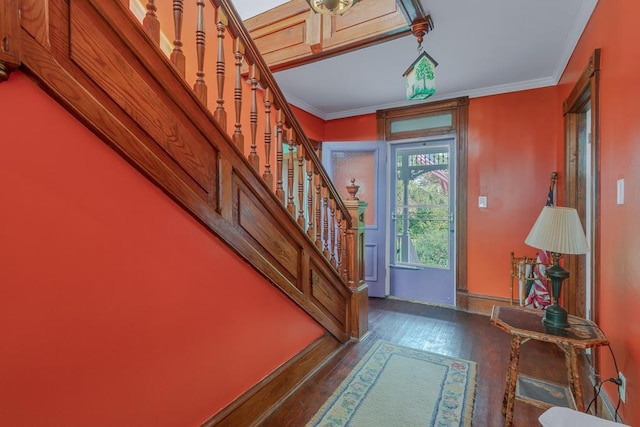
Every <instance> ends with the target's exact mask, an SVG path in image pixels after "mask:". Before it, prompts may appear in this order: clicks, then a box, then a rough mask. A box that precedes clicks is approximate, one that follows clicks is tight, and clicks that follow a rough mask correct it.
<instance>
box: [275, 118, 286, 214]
mask: <svg viewBox="0 0 640 427" xmlns="http://www.w3.org/2000/svg"><path fill="white" fill-rule="evenodd" d="M277 111H278V114H277V115H276V117H277V119H276V120H277V121H276V197H278V200H280V202H281V203H282V206H284V188H283V186H282V178H283V176H282V169H283V165H282V162H283V154H282V151H283V146H282V145H283V144H282V139H283V138H284V116H283V112H282V109H280V110H277Z"/></svg>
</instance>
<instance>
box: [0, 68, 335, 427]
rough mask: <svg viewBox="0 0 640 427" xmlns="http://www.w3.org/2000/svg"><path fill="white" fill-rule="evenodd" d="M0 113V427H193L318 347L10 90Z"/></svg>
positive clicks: (313, 329)
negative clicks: (302, 352)
mask: <svg viewBox="0 0 640 427" xmlns="http://www.w3.org/2000/svg"><path fill="white" fill-rule="evenodd" d="M0 100H2V102H0V121H1V124H2V125H1V128H2V136H1V139H0V145H1V146H2V155H1V156H0V199H1V200H2V208H1V209H0V242H1V244H0V290H1V295H2V297H1V298H0V336H2V349H1V350H0V378H2V380H1V383H2V386H0V419H2V422H1V424H3V425H7V426H17V425H20V426H43V425H59V426H85V425H97V426H117V425H139V426H143V425H145V426H147V425H154V426H186V425H200V423H202V422H203V421H205V420H206V419H207V418H208V417H210V416H211V415H213V414H215V413H216V412H218V411H219V410H220V409H221V408H223V407H224V406H225V405H227V404H228V403H230V402H231V401H233V400H234V399H235V398H236V397H238V396H239V395H240V394H241V393H243V392H245V391H246V390H247V389H249V388H250V387H251V386H253V385H254V384H256V383H257V382H258V381H259V380H261V379H262V378H264V377H265V376H266V375H268V374H269V373H270V372H272V371H273V370H274V369H275V368H276V367H278V366H279V365H281V364H282V363H284V362H285V361H287V360H288V359H290V358H291V357H292V356H293V355H295V354H296V353H297V352H299V351H300V350H301V349H302V348H304V347H305V346H307V345H308V344H309V343H311V342H312V341H314V340H315V339H316V338H317V337H319V336H320V335H321V334H322V333H323V330H322V328H321V327H320V326H318V325H317V324H316V322H315V321H314V320H312V319H311V318H310V317H308V316H307V315H306V314H305V313H303V312H301V311H300V310H299V309H298V308H297V307H296V306H295V305H294V304H293V303H292V302H290V301H289V300H288V299H287V298H286V297H285V296H284V295H283V294H282V293H280V292H279V291H277V290H276V289H275V288H274V287H273V286H272V285H270V284H269V283H268V282H267V281H266V280H265V279H264V278H262V276H260V275H258V274H257V273H256V272H255V271H254V270H253V269H251V268H250V267H249V266H248V265H247V264H245V263H244V262H243V261H242V260H240V259H239V258H238V257H237V256H236V255H235V254H234V253H233V252H232V251H231V250H229V249H228V248H227V247H226V246H225V245H224V244H222V243H221V242H220V241H219V240H218V239H216V238H215V237H214V236H213V235H212V234H210V233H209V232H208V231H207V230H205V229H204V228H203V227H202V226H201V225H200V224H199V223H198V222H196V221H195V220H194V219H193V218H192V217H190V216H189V215H188V214H186V213H185V212H184V211H183V210H182V209H181V208H179V207H178V206H177V205H176V204H175V203H173V202H172V201H171V200H170V199H169V198H168V197H167V196H166V195H164V194H163V193H162V192H161V191H160V190H159V189H158V188H156V187H155V186H153V185H152V184H151V183H150V182H149V181H147V180H146V179H145V178H144V177H143V176H142V175H140V174H139V173H138V172H137V171H135V170H134V169H133V168H132V167H131V166H129V165H128V164H127V163H126V162H125V161H124V160H123V159H122V158H120V157H119V156H118V155H117V154H116V153H115V152H114V151H112V150H111V149H110V148H108V147H107V146H106V145H105V144H104V143H103V142H101V141H100V140H98V139H97V138H96V137H95V136H94V135H93V134H92V133H91V132H89V131H88V130H87V129H86V128H85V127H84V126H82V125H81V124H80V123H79V122H78V121H77V120H76V119H74V118H73V117H72V116H71V115H70V114H68V113H67V112H66V111H65V110H64V109H63V108H61V107H60V106H59V105H58V104H56V102H55V101H53V100H52V99H50V98H49V97H48V96H47V95H46V94H45V93H44V92H42V91H41V90H40V89H39V88H38V87H36V85H35V84H33V83H32V82H31V81H29V80H28V79H27V78H26V77H25V76H24V75H22V74H20V73H14V74H12V75H11V78H10V80H9V81H8V82H5V83H2V84H0ZM238 296H241V297H240V298H239V297H238Z"/></svg>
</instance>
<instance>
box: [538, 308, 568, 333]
mask: <svg viewBox="0 0 640 427" xmlns="http://www.w3.org/2000/svg"><path fill="white" fill-rule="evenodd" d="M542 323H543V324H544V325H545V326H548V327H550V328H559V329H564V328H568V327H569V322H568V321H567V310H565V309H564V308H562V307H560V306H559V305H558V304H556V303H553V304H551V305H550V306H548V307H547V308H546V309H545V310H544V317H543V318H542Z"/></svg>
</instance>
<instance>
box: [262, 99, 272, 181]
mask: <svg viewBox="0 0 640 427" xmlns="http://www.w3.org/2000/svg"><path fill="white" fill-rule="evenodd" d="M264 156H265V159H264V173H263V174H262V179H263V180H264V182H265V183H266V184H267V187H269V189H270V190H271V191H273V175H272V174H271V89H270V88H266V89H265V90H264Z"/></svg>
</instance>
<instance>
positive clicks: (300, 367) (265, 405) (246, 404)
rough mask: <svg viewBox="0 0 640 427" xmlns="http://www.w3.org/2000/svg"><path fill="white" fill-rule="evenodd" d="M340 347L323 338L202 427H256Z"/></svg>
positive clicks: (328, 336)
mask: <svg viewBox="0 0 640 427" xmlns="http://www.w3.org/2000/svg"><path fill="white" fill-rule="evenodd" d="M341 347H342V344H341V343H340V342H339V341H338V340H337V339H336V338H334V337H333V336H332V335H330V334H328V333H327V334H325V335H323V336H322V337H320V338H318V339H317V340H316V341H314V342H313V343H312V344H311V345H309V346H308V347H307V348H305V349H304V350H302V351H301V352H300V353H298V354H297V355H296V356H294V357H293V358H292V359H290V360H289V361H287V362H286V363H285V364H284V365H282V366H281V367H279V368H278V369H276V370H275V371H274V372H273V373H271V374H270V375H269V376H267V377H266V378H265V379H263V380H262V381H260V382H259V383H258V384H256V385H255V386H254V387H252V388H251V389H250V390H249V391H247V392H246V393H244V394H243V395H242V396H240V397H239V398H238V399H236V400H235V401H233V402H232V403H231V404H230V405H229V406H227V407H226V408H224V409H223V410H222V411H220V412H219V413H217V414H216V415H214V416H213V417H211V418H210V419H209V420H207V421H206V422H205V423H204V424H202V427H211V426H229V427H231V426H254V425H258V424H259V423H260V422H262V421H263V420H264V419H265V418H266V417H267V416H269V415H270V414H271V413H272V412H273V411H274V410H275V409H276V408H277V407H278V405H280V403H281V402H283V401H284V400H285V399H287V398H288V397H289V396H290V395H291V394H292V393H293V392H294V391H296V389H297V388H298V387H299V386H300V385H301V384H302V383H304V381H305V380H306V379H307V378H309V377H310V376H311V375H313V374H314V373H315V372H316V371H317V370H318V369H320V368H321V367H322V366H323V365H324V364H325V363H326V362H327V361H329V360H330V359H331V357H332V356H333V355H335V354H336V352H337V351H338V350H339V349H340V348H341Z"/></svg>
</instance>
